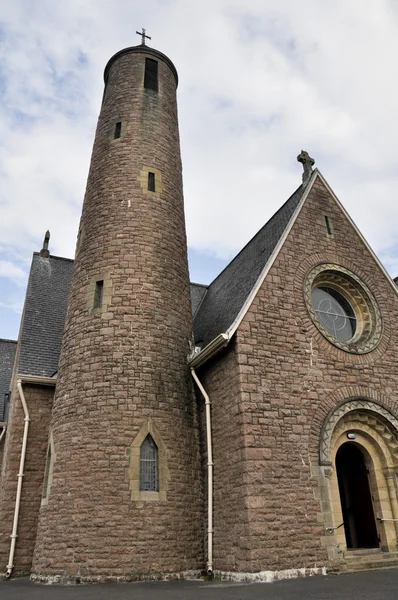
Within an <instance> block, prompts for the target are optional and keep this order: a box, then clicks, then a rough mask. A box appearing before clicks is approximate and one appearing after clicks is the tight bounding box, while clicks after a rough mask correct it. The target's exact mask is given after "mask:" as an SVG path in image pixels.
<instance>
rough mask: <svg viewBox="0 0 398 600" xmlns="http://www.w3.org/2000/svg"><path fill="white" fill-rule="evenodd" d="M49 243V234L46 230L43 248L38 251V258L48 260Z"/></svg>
mask: <svg viewBox="0 0 398 600" xmlns="http://www.w3.org/2000/svg"><path fill="white" fill-rule="evenodd" d="M49 241H50V232H49V231H48V229H47V231H46V234H45V236H44V241H43V248H42V249H41V250H40V256H42V257H43V258H48V257H49V256H50V251H49V249H48V243H49Z"/></svg>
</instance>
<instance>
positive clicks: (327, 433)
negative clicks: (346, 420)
mask: <svg viewBox="0 0 398 600" xmlns="http://www.w3.org/2000/svg"><path fill="white" fill-rule="evenodd" d="M358 411H360V412H363V413H368V414H369V415H371V414H373V415H374V417H375V418H376V420H377V421H381V422H382V423H384V424H385V425H386V426H387V428H388V429H389V430H390V431H391V434H392V436H394V438H396V439H398V414H397V413H395V411H393V410H392V409H391V408H390V407H387V406H385V405H384V403H382V402H381V401H380V399H375V398H369V397H357V398H355V397H354V398H353V397H351V398H347V399H345V400H342V401H340V402H339V403H338V404H336V405H335V406H334V407H333V408H332V409H331V410H330V411H329V413H328V414H327V416H326V418H325V419H324V422H323V425H322V429H321V432H320V438H319V464H320V465H329V464H330V460H331V458H330V453H331V441H332V436H333V432H334V431H335V428H336V426H337V424H338V423H339V421H340V420H341V419H342V418H343V417H344V416H345V415H347V414H349V413H350V412H358Z"/></svg>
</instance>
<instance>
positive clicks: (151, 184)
mask: <svg viewBox="0 0 398 600" xmlns="http://www.w3.org/2000/svg"><path fill="white" fill-rule="evenodd" d="M154 191H155V173H151V172H150V171H149V173H148V192H154Z"/></svg>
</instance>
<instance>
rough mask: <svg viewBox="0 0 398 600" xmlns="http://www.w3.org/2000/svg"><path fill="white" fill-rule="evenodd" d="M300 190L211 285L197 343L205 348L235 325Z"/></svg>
mask: <svg viewBox="0 0 398 600" xmlns="http://www.w3.org/2000/svg"><path fill="white" fill-rule="evenodd" d="M305 189H306V185H303V184H302V185H300V187H299V188H297V190H296V191H295V192H294V193H293V194H292V195H291V196H290V198H289V199H288V200H287V201H286V202H285V204H283V206H281V208H280V209H279V210H278V211H277V212H276V213H275V214H274V216H273V217H271V219H270V220H269V221H268V222H267V223H266V224H265V225H264V227H262V229H260V231H259V232H258V233H257V234H256V235H255V236H254V237H253V238H252V239H251V240H250V242H249V243H248V244H247V245H246V246H245V247H244V248H243V249H242V250H241V251H240V252H239V254H238V255H237V256H236V257H235V258H234V259H233V260H232V261H231V262H230V263H229V265H228V266H227V267H226V268H225V269H224V270H223V271H222V272H221V273H220V275H218V277H216V279H215V280H214V281H213V282H212V283H211V284H210V285H209V287H208V290H207V293H206V296H205V297H204V299H203V301H202V303H201V305H200V307H199V310H198V311H197V313H196V315H195V318H194V333H195V343H197V344H200V345H201V346H202V347H205V346H206V345H207V344H208V343H209V342H211V341H212V340H213V339H214V338H215V337H217V336H218V335H219V334H221V333H225V332H226V331H227V330H228V328H229V327H230V326H231V325H232V324H233V322H234V321H235V319H236V317H237V316H238V314H239V312H240V310H241V308H242V307H243V305H244V303H245V301H246V299H247V297H248V296H249V294H250V292H251V291H252V289H253V287H254V286H255V284H256V282H257V280H258V278H259V276H260V274H261V272H262V270H263V269H264V267H265V265H266V263H267V261H268V259H269V258H270V256H271V254H272V252H273V250H274V248H275V246H276V245H277V243H278V241H279V240H280V238H281V237H282V235H283V233H284V231H285V229H286V227H287V225H288V223H289V221H290V219H291V217H292V216H293V213H294V211H295V209H296V207H297V205H298V203H299V202H300V200H301V198H302V196H303V193H304V191H305Z"/></svg>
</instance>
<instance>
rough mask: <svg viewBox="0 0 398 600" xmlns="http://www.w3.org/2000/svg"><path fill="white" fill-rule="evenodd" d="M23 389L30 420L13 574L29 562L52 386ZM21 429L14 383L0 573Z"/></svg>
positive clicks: (1, 492)
mask: <svg viewBox="0 0 398 600" xmlns="http://www.w3.org/2000/svg"><path fill="white" fill-rule="evenodd" d="M23 391H24V395H25V400H26V404H27V406H28V410H29V416H30V423H29V433H28V443H27V451H26V459H25V469H24V477H23V481H22V495H21V504H20V517H19V525H18V532H17V533H18V539H17V545H16V552H15V558H14V565H15V567H14V574H16V575H21V574H28V573H30V568H31V564H32V557H33V550H34V546H35V541H36V530H37V520H38V515H39V509H40V504H41V498H42V488H43V477H44V469H45V462H46V452H47V444H48V433H49V422H50V417H51V407H52V401H53V395H54V388H53V387H45V386H38V385H27V384H24V385H23ZM23 430H24V412H23V409H22V405H21V402H20V399H19V394H18V390H17V389H16V386H14V387H13V391H12V402H11V405H10V412H9V421H8V428H7V434H6V437H7V441H6V446H5V451H4V464H3V470H2V479H1V482H0V570H1V571H0V572H1V573H2V574H3V573H5V572H6V565H7V563H8V556H9V551H10V541H11V540H10V536H11V532H12V525H13V517H14V509H15V497H16V491H17V475H18V472H19V462H20V457H21V447H22V438H23Z"/></svg>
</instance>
